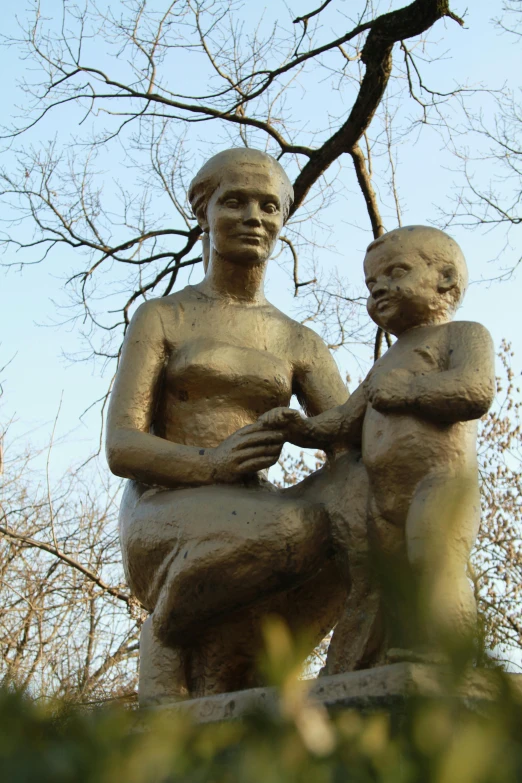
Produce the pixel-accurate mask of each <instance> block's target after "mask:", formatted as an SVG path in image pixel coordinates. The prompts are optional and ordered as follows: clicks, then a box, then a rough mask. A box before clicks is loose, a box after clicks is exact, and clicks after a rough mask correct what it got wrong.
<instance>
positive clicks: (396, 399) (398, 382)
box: [366, 369, 414, 411]
mask: <svg viewBox="0 0 522 783" xmlns="http://www.w3.org/2000/svg"><path fill="white" fill-rule="evenodd" d="M413 378H414V375H413V373H411V372H409V370H400V369H398V370H389V371H388V372H386V373H384V372H378V371H377V372H375V373H370V376H369V377H368V379H367V381H366V392H367V394H368V399H369V401H370V402H371V404H372V406H373V407H374V408H375V410H378V411H389V410H397V409H401V408H402V409H404V408H408V407H410V406H411V405H412V404H413V395H412V381H413Z"/></svg>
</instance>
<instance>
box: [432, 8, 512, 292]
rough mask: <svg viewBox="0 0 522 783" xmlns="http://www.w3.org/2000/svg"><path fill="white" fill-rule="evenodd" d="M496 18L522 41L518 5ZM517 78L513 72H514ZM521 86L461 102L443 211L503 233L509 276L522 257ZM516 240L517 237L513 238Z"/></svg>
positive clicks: (450, 220)
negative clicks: (452, 178)
mask: <svg viewBox="0 0 522 783" xmlns="http://www.w3.org/2000/svg"><path fill="white" fill-rule="evenodd" d="M501 5H502V7H501V13H500V16H499V17H498V18H496V19H495V20H494V23H495V24H496V26H497V29H499V30H501V31H502V33H503V34H504V37H505V39H506V43H508V44H509V45H514V46H517V47H520V45H521V43H522V3H521V2H520V0H507V1H506V2H503V3H502V4H501ZM515 78H516V76H515ZM519 92H520V90H519V87H513V86H509V85H504V86H501V87H500V88H499V89H497V90H495V91H492V92H491V94H490V95H489V101H490V102H492V105H491V106H489V107H487V110H484V107H483V106H481V107H479V108H477V109H475V110H474V111H473V110H471V108H470V107H469V106H466V105H465V104H463V109H464V123H463V127H462V128H461V129H460V132H459V134H458V135H457V136H455V138H454V139H452V144H451V145H450V146H451V147H452V148H453V152H454V154H455V156H456V157H457V159H458V161H459V164H460V173H461V180H460V181H458V182H457V194H456V198H455V203H454V205H453V208H452V209H448V208H445V209H441V213H442V220H443V222H444V223H445V224H446V225H463V226H466V227H468V228H472V229H474V228H476V227H477V226H482V227H483V228H484V229H485V230H490V229H500V230H501V231H502V230H503V231H504V232H505V237H506V239H505V242H504V244H503V249H502V250H501V253H500V254H499V255H501V254H502V252H503V251H505V250H507V249H508V248H509V249H510V250H511V251H512V252H513V253H514V261H510V262H509V268H508V269H504V271H503V272H501V273H499V275H498V276H499V277H504V278H505V277H508V276H510V275H511V274H512V272H513V271H514V267H516V266H518V264H519V263H520V261H521V260H522V259H521V257H520V254H519V253H518V249H517V248H518V244H519V240H518V233H519V227H520V226H521V225H522V103H521V101H520V98H519ZM517 240H518V241H517Z"/></svg>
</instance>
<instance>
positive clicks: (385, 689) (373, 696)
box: [150, 663, 522, 723]
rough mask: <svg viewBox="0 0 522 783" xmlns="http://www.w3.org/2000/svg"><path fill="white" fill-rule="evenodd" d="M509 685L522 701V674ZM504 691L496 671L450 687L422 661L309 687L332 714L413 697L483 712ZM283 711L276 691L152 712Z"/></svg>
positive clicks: (200, 717) (392, 707)
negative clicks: (446, 698) (443, 700)
mask: <svg viewBox="0 0 522 783" xmlns="http://www.w3.org/2000/svg"><path fill="white" fill-rule="evenodd" d="M506 681H507V682H508V683H509V689H510V691H511V693H512V695H513V698H514V699H516V700H517V701H519V702H520V703H522V674H509V675H504V676H503V677H502V682H503V683H506ZM500 692H501V680H500V678H499V676H498V674H496V672H494V671H489V670H487V669H470V670H469V671H468V672H467V673H466V674H465V675H464V676H463V677H461V678H460V680H459V685H458V688H457V690H456V692H455V690H454V689H453V688H452V687H451V673H450V670H449V669H446V668H444V667H442V666H432V665H428V664H420V663H394V664H391V665H389V666H381V667H378V668H375V669H365V670H363V671H358V672H348V673H346V674H337V675H334V676H332V677H320V678H318V679H317V680H313V681H312V682H311V684H310V691H309V695H310V699H311V700H312V701H313V702H315V703H317V704H322V705H323V706H324V707H326V708H327V709H328V711H333V710H338V709H356V710H360V711H363V712H372V711H376V710H385V711H387V712H399V713H400V712H401V711H402V708H403V707H404V704H405V702H406V700H407V699H408V698H411V697H415V696H417V697H422V696H425V697H444V696H451V697H453V698H454V697H457V698H458V699H459V700H462V702H463V703H464V704H465V706H467V707H469V708H470V709H482V708H484V707H487V705H488V704H492V703H493V702H495V701H496V699H497V698H498V696H499V695H500ZM258 710H263V711H265V712H269V713H271V714H273V715H276V714H277V713H278V693H277V691H276V689H275V688H252V689H251V690H245V691H235V692H233V693H222V694H219V695H217V696H207V697H204V698H200V699H188V700H187V701H180V702H169V703H165V704H162V705H161V706H158V707H154V708H152V709H150V712H157V711H161V712H172V713H176V714H182V715H186V716H187V717H188V718H190V719H191V720H192V721H194V722H195V723H212V722H215V721H225V720H235V719H238V718H242V717H243V716H244V715H245V714H248V713H250V712H252V711H258Z"/></svg>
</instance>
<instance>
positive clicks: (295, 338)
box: [270, 304, 329, 359]
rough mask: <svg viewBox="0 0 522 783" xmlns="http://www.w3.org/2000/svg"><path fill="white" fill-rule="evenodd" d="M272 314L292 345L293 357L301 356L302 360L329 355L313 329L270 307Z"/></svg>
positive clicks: (325, 346) (320, 338) (324, 344)
mask: <svg viewBox="0 0 522 783" xmlns="http://www.w3.org/2000/svg"><path fill="white" fill-rule="evenodd" d="M270 307H271V309H272V314H273V316H274V317H275V318H277V319H278V321H279V322H280V324H281V327H282V328H283V329H284V330H285V331H286V334H287V339H288V340H289V342H291V344H292V348H293V350H294V352H295V354H294V355H296V356H302V357H303V358H304V359H306V358H307V357H308V358H309V359H310V358H312V357H316V356H318V355H324V354H329V350H328V346H327V345H326V343H325V342H324V340H323V339H322V337H320V335H318V334H317V332H314V330H313V329H310V327H308V326H305V324H302V323H300V322H299V321H296V320H294V319H293V318H290V316H288V315H286V314H285V313H283V312H282V311H281V310H278V308H277V307H275V306H274V305H272V304H271V305H270Z"/></svg>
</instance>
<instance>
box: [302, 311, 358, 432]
mask: <svg viewBox="0 0 522 783" xmlns="http://www.w3.org/2000/svg"><path fill="white" fill-rule="evenodd" d="M298 329H299V331H298V333H297V338H298V344H297V346H296V348H297V350H296V352H295V355H296V362H295V366H294V387H293V392H294V394H295V395H296V397H297V399H298V400H299V403H300V405H301V407H302V408H303V410H304V411H305V412H306V414H307V415H308V416H317V415H318V414H319V413H323V411H327V410H329V409H330V408H335V407H337V406H338V405H342V404H343V403H344V402H346V400H347V398H348V390H347V388H346V385H345V384H344V383H343V380H342V378H341V375H340V373H339V370H338V368H337V365H336V363H335V361H334V359H333V357H332V355H331V353H330V351H329V350H328V348H327V346H326V345H325V343H324V342H323V341H322V339H321V338H320V337H319V335H318V334H316V333H315V332H313V331H312V330H311V329H308V328H307V327H305V326H301V325H299V326H298Z"/></svg>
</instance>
